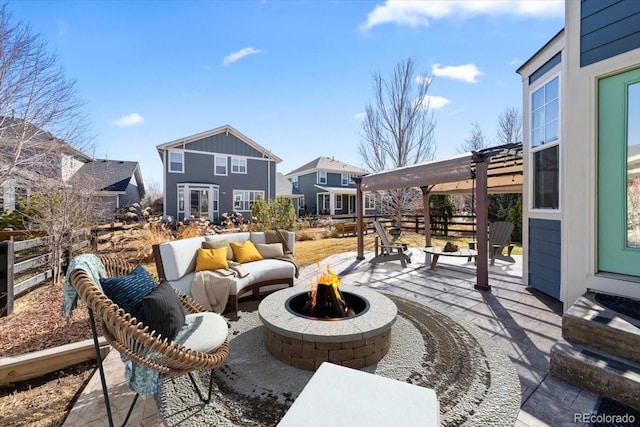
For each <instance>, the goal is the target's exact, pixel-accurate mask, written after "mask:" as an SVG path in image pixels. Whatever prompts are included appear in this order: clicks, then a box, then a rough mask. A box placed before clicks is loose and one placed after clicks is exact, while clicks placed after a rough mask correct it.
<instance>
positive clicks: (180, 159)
mask: <svg viewBox="0 0 640 427" xmlns="http://www.w3.org/2000/svg"><path fill="white" fill-rule="evenodd" d="M169 172H171V173H184V151H182V150H169Z"/></svg>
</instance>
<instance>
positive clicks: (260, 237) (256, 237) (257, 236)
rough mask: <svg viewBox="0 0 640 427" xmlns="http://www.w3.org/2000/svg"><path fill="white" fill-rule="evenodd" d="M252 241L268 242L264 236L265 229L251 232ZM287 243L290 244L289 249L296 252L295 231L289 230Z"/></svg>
mask: <svg viewBox="0 0 640 427" xmlns="http://www.w3.org/2000/svg"><path fill="white" fill-rule="evenodd" d="M251 241H252V242H253V243H267V240H266V238H265V236H264V232H263V231H258V232H254V233H251ZM287 244H288V245H289V250H290V251H291V253H295V252H296V233H294V232H293V231H288V232H287Z"/></svg>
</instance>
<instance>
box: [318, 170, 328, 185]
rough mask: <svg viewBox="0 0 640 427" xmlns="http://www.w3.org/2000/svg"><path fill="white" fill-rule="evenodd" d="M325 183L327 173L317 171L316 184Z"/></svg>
mask: <svg viewBox="0 0 640 427" xmlns="http://www.w3.org/2000/svg"><path fill="white" fill-rule="evenodd" d="M326 183H327V171H318V184H326Z"/></svg>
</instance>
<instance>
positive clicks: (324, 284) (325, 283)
mask: <svg viewBox="0 0 640 427" xmlns="http://www.w3.org/2000/svg"><path fill="white" fill-rule="evenodd" d="M339 285H340V279H339V278H338V276H337V275H336V274H334V273H333V272H332V271H331V270H330V269H329V266H327V271H326V272H324V273H322V274H321V275H319V276H318V279H317V283H316V284H315V285H312V287H311V290H310V291H309V292H307V293H302V294H299V295H296V296H294V297H292V298H290V299H289V301H287V303H286V306H287V309H288V310H290V311H293V312H294V313H296V314H298V315H302V316H305V317H309V318H312V319H319V320H340V319H343V318H346V317H353V316H356V315H357V314H360V313H362V312H364V311H366V310H367V308H368V303H367V301H366V300H365V299H363V298H361V297H359V296H357V295H354V294H350V293H346V292H345V293H343V292H341V291H340V289H339Z"/></svg>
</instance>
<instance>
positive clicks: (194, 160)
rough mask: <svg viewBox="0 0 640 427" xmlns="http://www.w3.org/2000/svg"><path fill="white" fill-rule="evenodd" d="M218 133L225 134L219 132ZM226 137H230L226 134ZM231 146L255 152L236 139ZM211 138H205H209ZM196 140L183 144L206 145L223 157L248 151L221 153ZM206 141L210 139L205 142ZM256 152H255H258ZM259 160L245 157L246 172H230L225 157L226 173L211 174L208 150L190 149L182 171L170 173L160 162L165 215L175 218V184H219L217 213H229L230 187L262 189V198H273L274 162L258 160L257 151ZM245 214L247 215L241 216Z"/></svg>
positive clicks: (176, 209)
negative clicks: (194, 150) (263, 196)
mask: <svg viewBox="0 0 640 427" xmlns="http://www.w3.org/2000/svg"><path fill="white" fill-rule="evenodd" d="M220 136H225V135H224V134H223V135H220ZM229 137H232V136H231V135H229ZM233 138H234V139H235V141H236V142H235V143H234V144H233V146H240V145H243V146H245V147H247V148H249V149H250V150H251V152H252V153H253V154H252V155H255V154H256V153H258V152H257V151H255V150H253V148H252V147H249V146H247V144H245V143H244V142H242V141H239V140H238V139H237V138H235V137H233ZM210 139H211V138H206V140H210ZM199 142H200V141H196V142H193V143H190V144H187V146H186V148H187V149H188V150H193V149H194V148H195V147H200V148H206V147H209V148H211V149H212V150H214V151H215V152H216V153H218V154H224V155H227V156H233V155H238V156H243V157H245V156H247V154H248V152H249V150H245V151H244V152H242V150H241V149H238V148H236V149H235V150H234V151H235V152H234V153H225V152H223V151H221V147H220V146H215V147H213V146H211V145H210V144H203V145H198V144H199ZM209 142H210V141H209ZM258 154H259V153H258ZM258 157H260V158H261V159H260V160H256V159H251V158H247V173H246V174H240V173H232V172H231V158H230V157H228V158H227V175H226V176H225V175H214V155H213V153H211V152H198V153H195V152H191V151H187V152H185V153H184V173H172V172H168V167H169V166H168V164H167V162H165V164H164V166H163V167H164V175H165V183H166V185H165V194H166V206H165V212H166V214H167V215H171V216H173V217H174V218H177V217H178V202H177V200H178V187H177V185H178V184H185V183H188V184H215V185H218V186H219V193H218V197H219V207H218V214H219V215H222V214H223V213H232V212H234V208H233V190H247V191H264V195H265V198H267V199H268V198H269V196H271V198H273V197H275V194H276V162H275V161H272V160H262V155H261V154H260V155H259V156H258ZM245 216H248V215H245Z"/></svg>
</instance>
